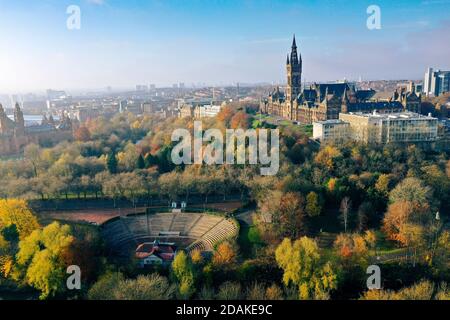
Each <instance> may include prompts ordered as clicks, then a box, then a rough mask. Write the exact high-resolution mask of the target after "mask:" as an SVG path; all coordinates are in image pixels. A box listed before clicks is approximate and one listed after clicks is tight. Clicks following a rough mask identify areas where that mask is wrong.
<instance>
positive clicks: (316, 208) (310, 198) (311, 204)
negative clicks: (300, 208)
mask: <svg viewBox="0 0 450 320" xmlns="http://www.w3.org/2000/svg"><path fill="white" fill-rule="evenodd" d="M305 211H306V213H307V214H308V216H310V217H315V216H318V215H320V212H321V211H322V208H321V207H320V204H319V196H318V195H317V193H315V192H314V191H311V192H310V193H308V195H307V196H306V208H305Z"/></svg>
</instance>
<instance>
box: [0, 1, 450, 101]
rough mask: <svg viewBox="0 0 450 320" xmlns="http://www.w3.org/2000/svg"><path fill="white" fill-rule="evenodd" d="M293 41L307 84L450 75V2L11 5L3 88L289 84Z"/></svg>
mask: <svg viewBox="0 0 450 320" xmlns="http://www.w3.org/2000/svg"><path fill="white" fill-rule="evenodd" d="M70 5H76V6H78V7H79V8H80V21H81V24H80V29H79V30H69V29H68V28H67V23H66V22H67V19H68V18H69V16H70V15H69V14H67V12H66V10H67V8H68V7H69V6H70ZM370 5H377V6H379V8H380V10H381V29H378V30H369V29H368V28H367V25H366V21H367V19H368V17H369V15H370V14H368V13H367V8H368V7H369V6H370ZM293 34H295V35H296V38H297V45H298V47H299V51H300V53H301V55H302V59H303V79H304V80H306V81H333V80H338V79H339V80H342V79H344V78H345V79H349V80H353V79H358V78H359V77H360V76H361V78H362V79H366V80H378V79H421V78H422V77H423V74H424V72H425V69H426V68H427V67H428V66H432V67H435V68H440V69H450V0H407V1H405V0H396V1H392V0H370V1H366V0H310V1H308V0H296V1H291V0H279V1H275V0H272V1H270V0H240V1H238V0H146V1H144V0H126V1H125V0H123V1H119V0H70V1H67V0H14V1H12V0H0V93H7V92H27V91H33V90H45V89H47V88H53V89H66V90H68V89H99V88H105V87H106V86H111V87H112V88H113V89H114V88H121V87H134V86H135V85H136V84H156V85H157V86H168V85H171V84H172V83H178V82H184V83H185V84H186V85H188V86H190V85H191V84H193V83H195V84H198V83H205V84H208V85H225V84H233V83H236V82H240V83H280V82H283V81H285V61H286V54H287V53H288V52H289V50H290V46H291V42H292V35H293Z"/></svg>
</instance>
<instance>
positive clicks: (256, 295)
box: [247, 282, 266, 300]
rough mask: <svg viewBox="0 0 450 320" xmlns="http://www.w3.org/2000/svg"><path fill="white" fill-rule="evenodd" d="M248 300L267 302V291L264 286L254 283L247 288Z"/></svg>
mask: <svg viewBox="0 0 450 320" xmlns="http://www.w3.org/2000/svg"><path fill="white" fill-rule="evenodd" d="M247 300H266V289H265V288H264V285H263V284H261V283H258V282H254V283H253V284H252V285H251V286H250V287H249V288H247Z"/></svg>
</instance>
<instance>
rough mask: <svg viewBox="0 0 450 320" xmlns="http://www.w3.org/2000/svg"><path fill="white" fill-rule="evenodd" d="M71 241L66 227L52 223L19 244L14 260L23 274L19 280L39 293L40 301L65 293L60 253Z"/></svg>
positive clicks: (63, 269) (63, 270)
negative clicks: (22, 279)
mask: <svg viewBox="0 0 450 320" xmlns="http://www.w3.org/2000/svg"><path fill="white" fill-rule="evenodd" d="M73 240H74V238H73V236H72V235H71V232H70V227H69V226H68V225H60V224H59V223H58V222H53V223H52V224H50V225H48V226H46V227H45V228H44V229H37V230H34V231H33V232H32V233H31V234H30V235H29V236H28V237H26V238H25V239H23V240H22V241H20V243H19V252H18V253H17V256H16V259H17V264H18V267H19V270H20V273H23V274H20V275H19V276H22V275H24V280H25V282H26V283H28V284H29V285H31V286H33V287H35V288H36V289H38V290H40V291H41V295H40V299H46V298H47V297H49V296H53V295H55V294H57V293H60V292H62V291H64V290H65V287H66V283H65V275H66V272H65V271H66V270H65V265H64V263H63V259H62V253H63V252H64V250H66V249H67V247H68V246H69V245H70V244H71V243H72V241H73Z"/></svg>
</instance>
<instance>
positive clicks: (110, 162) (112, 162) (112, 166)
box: [106, 152, 117, 174]
mask: <svg viewBox="0 0 450 320" xmlns="http://www.w3.org/2000/svg"><path fill="white" fill-rule="evenodd" d="M106 167H107V168H108V171H109V173H111V174H114V173H117V158H116V154H115V153H114V152H111V153H109V154H108V156H107V157H106Z"/></svg>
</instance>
